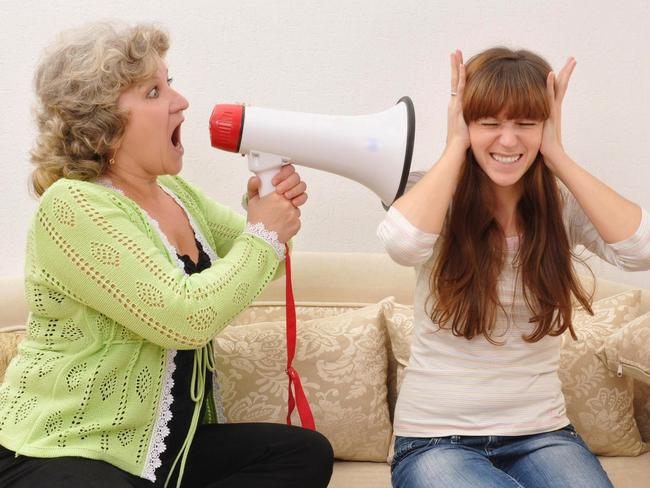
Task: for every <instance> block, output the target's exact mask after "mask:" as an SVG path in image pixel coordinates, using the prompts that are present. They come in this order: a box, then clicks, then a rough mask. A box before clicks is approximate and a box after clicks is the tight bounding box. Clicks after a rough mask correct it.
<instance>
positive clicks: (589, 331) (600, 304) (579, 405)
mask: <svg viewBox="0 0 650 488" xmlns="http://www.w3.org/2000/svg"><path fill="white" fill-rule="evenodd" d="M640 297H641V293H640V291H639V290H630V291H626V292H624V293H620V294H618V295H614V296H612V297H608V298H603V299H602V300H599V301H597V302H594V304H593V311H594V315H593V316H591V315H588V314H587V313H585V312H582V311H578V312H577V313H576V314H575V316H574V327H575V330H576V334H577V335H578V340H576V341H574V340H573V339H572V338H571V336H570V335H568V334H565V335H564V336H563V341H562V350H561V355H560V370H559V375H560V379H561V380H562V391H563V393H564V398H565V399H566V406H567V415H568V416H569V418H570V419H571V422H572V423H573V424H574V426H575V427H576V430H577V431H578V432H579V433H580V435H581V436H582V438H583V439H584V440H585V442H586V443H587V444H588V445H589V447H590V448H591V450H592V451H593V452H594V453H595V454H598V455H603V456H636V455H639V454H641V453H643V452H645V451H647V450H648V446H647V445H646V444H645V443H644V442H643V441H642V440H641V434H640V433H639V429H638V427H637V424H636V420H635V418H634V407H633V400H634V383H633V380H632V378H626V377H620V378H619V377H617V376H616V374H615V373H612V372H611V371H609V370H608V369H607V368H606V367H605V365H604V364H603V363H602V361H600V360H599V359H598V357H597V356H596V351H598V350H599V349H600V348H601V347H602V345H603V343H604V341H605V340H606V339H607V338H608V337H609V336H610V335H612V334H613V333H615V332H616V331H617V330H619V329H620V327H621V326H623V325H624V324H626V323H627V322H629V321H630V320H632V319H633V318H635V317H636V315H637V313H638V306H639V301H640Z"/></svg>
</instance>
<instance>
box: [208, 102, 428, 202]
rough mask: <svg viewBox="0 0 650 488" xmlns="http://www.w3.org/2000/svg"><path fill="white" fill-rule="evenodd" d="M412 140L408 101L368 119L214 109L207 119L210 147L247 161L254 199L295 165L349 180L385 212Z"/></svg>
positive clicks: (398, 190) (398, 191)
mask: <svg viewBox="0 0 650 488" xmlns="http://www.w3.org/2000/svg"><path fill="white" fill-rule="evenodd" d="M414 138H415V110H414V108H413V102H412V101H411V99H410V98H409V97H402V98H401V99H400V100H399V101H398V102H397V104H396V105H395V106H393V107H391V108H390V109H388V110H385V111H383V112H379V113H375V114H370V115H354V116H338V115H323V114H312V113H302V112H286V111H282V110H273V109H268V108H260V107H251V106H244V105H227V104H219V105H216V106H215V107H214V110H213V111H212V115H211V116H210V139H211V142H212V146H214V147H216V148H218V149H223V150H225V151H231V152H237V153H241V154H242V155H247V156H248V167H249V169H250V170H251V171H253V172H254V173H255V174H256V175H257V176H258V177H259V178H260V180H261V186H260V191H259V193H260V195H261V196H264V195H266V194H268V193H270V192H272V191H273V185H272V184H271V179H272V178H273V176H274V175H275V174H276V173H277V172H278V171H279V170H280V167H281V166H282V165H283V164H287V163H295V164H299V165H301V166H307V167H309V168H315V169H319V170H323V171H328V172H330V173H335V174H337V175H340V176H344V177H346V178H350V179H351V180H354V181H356V182H358V183H361V184H362V185H364V186H366V187H367V188H369V189H370V190H372V191H373V192H374V193H376V194H377V195H378V196H379V198H381V201H382V203H383V204H384V207H385V208H388V207H389V206H390V205H391V204H392V203H393V202H394V201H395V200H396V199H397V198H399V197H400V196H401V195H402V193H403V192H404V188H405V187H406V181H407V179H408V174H409V170H410V167H411V157H412V155H413V142H414Z"/></svg>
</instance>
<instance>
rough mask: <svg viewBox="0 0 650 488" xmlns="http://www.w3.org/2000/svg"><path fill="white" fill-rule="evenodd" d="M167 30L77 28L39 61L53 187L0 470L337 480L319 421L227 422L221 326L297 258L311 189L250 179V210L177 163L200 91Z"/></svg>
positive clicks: (3, 399)
mask: <svg viewBox="0 0 650 488" xmlns="http://www.w3.org/2000/svg"><path fill="white" fill-rule="evenodd" d="M168 47H169V39H168V36H167V34H166V33H165V32H163V31H161V30H160V29H158V28H155V27H152V26H148V25H137V26H134V27H128V26H119V25H118V26H114V25H112V24H98V25H91V26H88V27H85V28H82V29H80V30H75V31H71V32H67V33H66V34H65V35H63V36H62V37H61V39H60V41H59V42H58V43H57V44H55V45H54V46H53V47H52V48H51V49H50V50H49V51H48V53H47V55H46V56H45V58H44V59H43V60H42V62H41V64H40V66H39V68H38V70H37V73H36V77H35V82H36V95H37V97H38V102H39V105H38V130H39V133H38V138H37V141H36V146H35V149H34V151H33V153H32V160H33V162H34V163H35V165H36V168H35V170H34V172H33V174H32V182H33V187H34V190H35V192H36V193H37V194H39V195H40V200H39V205H38V209H37V212H36V215H35V218H34V220H33V222H32V225H31V228H30V232H29V237H28V250H27V260H26V270H25V280H26V282H25V286H26V290H27V301H28V305H29V308H30V315H29V320H28V324H27V336H26V339H25V341H24V342H23V343H22V344H21V346H20V347H19V351H18V354H17V356H16V358H15V359H14V360H13V361H12V363H11V364H10V366H9V368H8V369H7V373H6V376H5V381H4V384H3V385H2V387H0V486H3V487H6V488H21V487H35V486H48V487H51V488H64V487H65V488H68V487H82V486H83V487H87V488H109V487H110V488H127V487H154V486H155V487H162V486H180V485H181V482H182V483H183V486H187V487H192V488H195V487H196V488H200V487H217V486H218V487H222V488H227V487H233V488H235V487H236V488H245V487H255V488H258V487H260V486H264V487H277V488H288V487H295V488H304V487H305V486H311V487H320V488H324V487H325V486H327V484H328V482H329V478H330V475H331V472H332V462H333V455H332V448H331V446H330V444H329V442H328V441H327V439H325V438H324V437H323V436H322V435H320V434H318V433H317V432H313V431H310V430H306V429H302V428H299V427H289V426H286V425H279V424H227V423H223V418H222V415H221V409H220V405H219V396H218V388H217V383H216V382H214V383H213V375H212V371H213V370H214V368H213V364H214V358H213V355H212V354H213V352H212V343H211V340H212V338H213V337H214V335H215V334H217V333H218V332H219V331H221V330H222V329H223V328H224V327H226V326H227V325H228V323H229V321H230V320H231V319H232V318H233V317H234V316H235V315H236V314H238V313H239V312H240V311H241V310H242V309H243V308H245V307H246V306H247V305H248V304H250V303H251V302H252V301H253V300H254V299H255V297H256V296H257V295H258V294H259V293H260V292H261V291H262V290H263V289H264V287H265V286H266V284H267V283H268V282H269V281H270V280H271V279H273V278H274V277H275V276H277V275H279V274H281V273H282V272H283V269H284V268H283V265H282V263H283V259H284V245H285V243H286V242H287V241H288V240H289V239H290V238H291V237H292V236H294V235H295V234H296V232H298V230H299V228H300V210H299V209H298V207H299V206H300V205H302V204H303V203H305V201H306V199H307V195H306V193H305V184H304V182H302V181H301V179H300V177H299V176H298V174H297V173H296V172H295V171H294V169H293V167H286V169H284V170H282V171H281V172H280V174H279V175H277V176H276V180H275V181H274V183H275V184H276V185H277V189H276V193H273V194H271V195H267V196H265V197H264V198H260V197H259V196H258V195H257V188H258V187H259V181H258V180H257V179H256V178H253V179H252V180H251V181H250V183H249V185H248V197H249V199H248V213H247V216H246V217H243V216H240V215H238V214H236V213H235V212H233V211H232V210H230V209H228V208H226V207H224V206H222V205H219V204H218V203H216V202H214V201H213V200H211V199H210V198H208V197H206V196H205V195H203V194H202V193H201V192H200V191H199V190H198V189H197V188H195V187H194V186H192V185H190V184H189V183H188V182H186V181H185V180H183V179H182V178H180V177H178V176H176V175H177V174H178V173H179V172H180V170H181V167H182V163H183V153H184V149H183V145H182V138H181V124H182V123H183V120H184V115H183V112H184V110H185V109H186V108H187V106H188V103H187V100H186V99H185V98H184V97H183V96H182V95H181V94H180V93H178V92H177V91H176V90H174V88H173V87H172V86H171V83H170V82H171V79H170V78H169V75H168V72H167V66H166V64H165V62H164V61H163V58H164V56H165V54H166V52H167V49H168Z"/></svg>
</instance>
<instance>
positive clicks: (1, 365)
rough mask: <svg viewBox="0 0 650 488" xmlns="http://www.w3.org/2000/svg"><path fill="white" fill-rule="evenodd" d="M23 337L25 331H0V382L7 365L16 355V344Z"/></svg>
mask: <svg viewBox="0 0 650 488" xmlns="http://www.w3.org/2000/svg"><path fill="white" fill-rule="evenodd" d="M24 338H25V332H24V331H20V332H0V383H2V381H3V380H4V377H5V371H6V370H7V366H9V363H10V362H11V360H12V359H13V357H14V356H15V355H16V351H17V349H18V344H20V343H21V341H22V340H23V339H24Z"/></svg>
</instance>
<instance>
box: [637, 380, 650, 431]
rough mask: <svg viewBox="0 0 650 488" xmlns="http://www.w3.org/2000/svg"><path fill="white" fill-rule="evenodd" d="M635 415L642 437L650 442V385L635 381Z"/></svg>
mask: <svg viewBox="0 0 650 488" xmlns="http://www.w3.org/2000/svg"><path fill="white" fill-rule="evenodd" d="M634 416H635V417H636V422H637V424H638V426H639V432H640V433H641V438H642V439H643V440H644V441H645V442H648V443H650V385H648V384H646V383H641V382H640V381H635V382H634Z"/></svg>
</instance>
